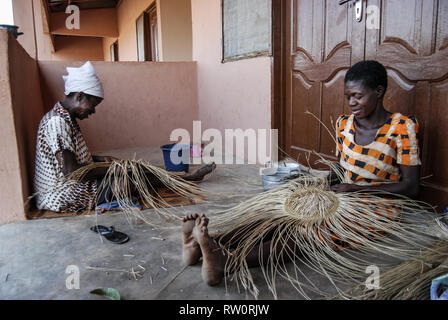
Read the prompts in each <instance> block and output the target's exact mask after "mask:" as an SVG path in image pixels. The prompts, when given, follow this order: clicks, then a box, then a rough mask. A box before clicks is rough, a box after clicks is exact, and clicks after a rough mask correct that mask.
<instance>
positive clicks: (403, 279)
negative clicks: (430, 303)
mask: <svg viewBox="0 0 448 320" xmlns="http://www.w3.org/2000/svg"><path fill="white" fill-rule="evenodd" d="M447 255H448V241H443V242H440V243H437V244H436V245H435V246H434V247H433V248H432V250H431V251H427V252H425V253H423V254H422V255H421V256H419V257H416V258H415V259H412V260H409V261H406V262H404V263H402V264H400V265H399V266H397V267H395V268H392V269H390V270H387V271H386V272H384V273H382V274H381V277H380V288H379V289H375V290H373V289H372V290H368V289H366V288H365V287H364V286H357V287H355V288H353V289H351V290H349V291H347V292H345V293H344V294H343V295H341V297H342V298H345V299H361V300H411V299H412V300H429V299H430V288H431V281H432V280H433V279H435V278H437V277H439V276H442V275H444V274H447V273H448V258H447Z"/></svg>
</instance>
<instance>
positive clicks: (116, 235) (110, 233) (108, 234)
mask: <svg viewBox="0 0 448 320" xmlns="http://www.w3.org/2000/svg"><path fill="white" fill-rule="evenodd" d="M90 230H92V231H93V232H96V233H99V234H100V235H101V236H102V237H104V238H106V240H109V241H111V242H113V243H116V244H123V243H126V242H128V241H129V236H128V235H127V234H125V233H123V232H120V231H116V230H115V228H114V227H113V226H110V227H109V228H108V227H105V226H102V225H97V226H93V227H91V228H90Z"/></svg>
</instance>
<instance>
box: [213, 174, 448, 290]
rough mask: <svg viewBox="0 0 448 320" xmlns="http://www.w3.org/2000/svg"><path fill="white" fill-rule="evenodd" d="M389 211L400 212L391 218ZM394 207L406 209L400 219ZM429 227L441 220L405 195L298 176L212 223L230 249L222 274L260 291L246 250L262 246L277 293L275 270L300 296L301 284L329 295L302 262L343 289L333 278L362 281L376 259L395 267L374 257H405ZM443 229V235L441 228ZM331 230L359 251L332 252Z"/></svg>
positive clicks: (422, 245) (421, 243) (428, 239)
mask: <svg viewBox="0 0 448 320" xmlns="http://www.w3.org/2000/svg"><path fill="white" fill-rule="evenodd" d="M391 212H392V213H395V214H397V216H396V217H395V218H391V217H390V214H391ZM398 212H403V214H402V215H400V217H399V218H398ZM428 228H439V229H440V228H443V227H442V226H441V225H439V224H437V223H436V222H435V220H434V211H433V209H432V208H431V207H430V206H429V205H426V204H425V203H422V202H418V201H413V200H410V199H408V198H405V197H400V198H398V199H384V198H382V197H380V196H379V195H376V194H374V193H368V194H367V193H362V192H355V193H334V192H332V191H329V188H328V184H327V180H326V179H325V178H318V177H301V178H298V179H296V180H294V181H291V182H290V183H288V184H286V185H283V186H280V187H277V188H275V189H273V190H270V191H268V192H264V193H261V194H259V195H257V196H255V197H253V198H251V199H250V200H248V201H246V202H244V203H241V204H239V205H238V206H236V207H234V208H232V209H229V210H226V211H224V212H221V214H219V215H216V217H214V219H213V221H211V223H210V229H211V230H212V233H213V231H215V234H213V237H214V238H215V239H216V240H217V242H218V244H219V245H220V246H221V248H222V249H223V251H224V252H225V253H227V255H228V259H227V263H226V266H225V274H226V278H230V279H231V280H236V282H237V283H238V284H241V285H242V287H243V288H245V289H246V290H248V291H249V292H251V293H252V294H253V295H254V296H255V297H256V296H258V293H259V290H258V288H257V286H256V285H255V283H254V281H253V278H252V275H251V272H250V270H249V267H248V265H247V262H246V257H247V256H248V254H249V252H251V251H252V250H254V248H256V247H257V245H260V246H259V250H260V251H259V256H260V264H261V268H262V272H263V275H264V278H265V280H266V282H267V284H268V287H269V290H270V291H271V293H272V294H273V295H274V297H275V298H276V297H277V292H276V279H277V278H278V277H281V278H285V279H287V280H289V282H290V283H291V284H292V285H293V287H294V288H295V289H296V290H297V291H298V292H299V293H301V294H302V295H303V296H304V297H308V295H307V293H306V291H305V289H308V290H311V291H313V292H316V293H319V294H322V295H326V294H325V292H322V290H320V289H319V288H318V287H317V286H316V284H315V283H313V281H311V280H310V279H308V278H307V277H306V275H305V274H304V273H303V272H302V270H301V266H300V265H299V263H302V264H304V265H306V266H308V267H310V268H311V269H313V270H315V271H316V272H318V273H319V274H321V275H323V276H325V277H326V278H328V279H329V280H330V281H331V283H332V284H333V285H334V286H335V288H336V290H337V291H338V293H342V292H343V291H342V290H340V289H339V285H338V284H337V282H342V283H346V284H351V285H353V284H360V283H364V281H365V279H366V277H367V276H366V267H367V266H369V265H372V264H375V265H377V266H378V267H380V268H382V270H386V268H390V267H392V266H393V264H391V263H387V264H385V263H382V264H379V263H378V260H377V258H376V256H378V255H385V256H389V257H394V258H397V259H400V260H407V259H410V258H413V257H415V256H417V255H418V254H419V253H420V252H421V250H424V249H427V248H428V246H429V245H430V244H431V243H432V242H433V240H434V237H433V236H432V235H431V234H428V230H429V229H428ZM440 230H442V232H443V233H444V234H448V233H447V230H446V228H445V229H440ZM335 236H336V237H337V238H338V240H340V241H342V242H344V243H346V244H347V245H348V247H351V248H355V249H356V250H342V251H336V250H335V241H334V238H335ZM266 239H272V240H271V243H270V244H271V245H270V247H271V250H270V251H269V252H270V253H266V252H263V246H262V243H263V241H265V240H266ZM274 248H281V250H274ZM429 250H431V249H429ZM432 251H434V250H432ZM263 255H268V257H267V258H266V257H265V259H263ZM445 255H446V254H445ZM286 260H289V261H291V262H292V266H293V268H292V269H293V272H290V271H288V270H287V267H286ZM263 261H265V262H263ZM300 278H305V280H301V279H300Z"/></svg>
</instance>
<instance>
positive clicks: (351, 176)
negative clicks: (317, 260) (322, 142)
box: [329, 61, 421, 249]
mask: <svg viewBox="0 0 448 320" xmlns="http://www.w3.org/2000/svg"><path fill="white" fill-rule="evenodd" d="M386 89H387V72H386V70H385V68H384V66H383V65H381V64H380V63H378V62H376V61H362V62H359V63H357V64H355V65H354V66H353V67H352V68H350V69H349V70H348V72H347V74H346V76H345V92H344V93H345V96H346V98H347V100H348V104H349V107H350V109H351V110H352V114H351V115H341V116H340V117H339V118H338V119H337V121H336V139H337V148H336V155H337V157H338V162H339V165H340V166H341V167H342V169H343V172H344V181H343V183H339V184H335V185H332V186H331V190H333V191H335V192H353V191H375V192H384V193H387V194H388V196H386V197H390V194H391V193H392V194H399V195H404V196H407V197H409V198H415V197H417V195H418V190H419V179H420V165H421V161H420V157H419V146H418V139H417V134H418V129H419V126H418V123H417V120H416V119H415V118H414V117H413V116H410V117H407V116H404V115H402V114H400V113H391V112H389V111H387V110H386V109H385V108H384V105H383V98H384V94H385V92H386ZM375 212H377V214H378V219H384V218H388V219H397V218H399V216H400V213H401V211H400V208H395V207H393V206H387V207H386V205H385V204H381V205H380V204H379V205H377V208H376V209H375ZM369 229H370V231H371V232H370V234H366V235H364V236H366V237H372V238H376V236H377V235H379V234H383V233H382V232H380V231H378V230H376V229H375V226H374V225H373V224H372V226H371V228H369ZM329 234H330V235H331V238H332V239H333V241H334V243H335V245H336V247H337V248H336V249H340V248H341V247H346V246H347V245H346V244H345V243H343V242H341V241H339V237H338V236H337V235H336V234H334V233H332V232H331V231H330V232H329Z"/></svg>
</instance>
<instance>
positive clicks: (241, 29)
mask: <svg viewBox="0 0 448 320" xmlns="http://www.w3.org/2000/svg"><path fill="white" fill-rule="evenodd" d="M271 12H272V4H271V0H245V1H239V0H222V38H223V46H222V51H223V59H222V62H227V61H233V60H240V59H246V58H251V57H256V56H262V55H270V54H271V42H272V41H271V38H272V30H271V29H272V27H271V23H272V19H271Z"/></svg>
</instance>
